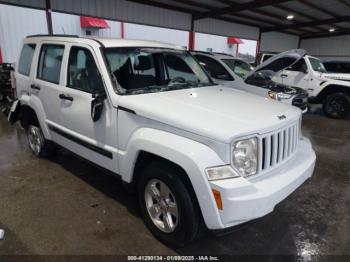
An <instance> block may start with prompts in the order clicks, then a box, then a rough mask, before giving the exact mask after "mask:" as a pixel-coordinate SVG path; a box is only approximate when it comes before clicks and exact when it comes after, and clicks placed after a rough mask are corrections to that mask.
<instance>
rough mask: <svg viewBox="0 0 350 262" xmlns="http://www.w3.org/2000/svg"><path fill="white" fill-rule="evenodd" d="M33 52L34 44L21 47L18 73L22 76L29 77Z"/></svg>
mask: <svg viewBox="0 0 350 262" xmlns="http://www.w3.org/2000/svg"><path fill="white" fill-rule="evenodd" d="M34 51H35V45H34V44H25V45H23V48H22V52H21V56H20V58H19V64H18V72H19V73H21V74H22V75H26V76H29V73H30V67H31V65H32V60H33V55H34Z"/></svg>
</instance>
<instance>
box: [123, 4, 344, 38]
mask: <svg viewBox="0 0 350 262" xmlns="http://www.w3.org/2000/svg"><path fill="white" fill-rule="evenodd" d="M129 1H131V2H137V3H142V4H146V5H151V6H156V7H161V8H165V9H169V10H174V11H179V12H185V13H189V14H192V15H193V17H194V20H195V21H196V20H200V19H206V18H215V19H219V20H224V21H227V22H233V23H239V24H245V25H249V26H255V27H259V28H260V29H261V30H262V31H263V32H270V31H277V32H285V33H289V34H295V35H299V36H301V37H302V38H315V37H324V36H332V35H342V34H350V2H349V1H348V0H323V1H314V0H250V1H247V0H177V1H174V0H162V1H159V0H156V1H154V0H152V1H144V0H129ZM288 15H293V16H294V19H292V20H287V16H288ZM330 28H334V29H335V31H334V32H329V29H330Z"/></svg>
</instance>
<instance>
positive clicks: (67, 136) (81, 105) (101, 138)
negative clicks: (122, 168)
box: [54, 46, 117, 172]
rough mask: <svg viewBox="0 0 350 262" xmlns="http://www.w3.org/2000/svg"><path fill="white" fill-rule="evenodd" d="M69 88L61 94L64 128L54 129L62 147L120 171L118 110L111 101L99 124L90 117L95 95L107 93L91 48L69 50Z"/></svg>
mask: <svg viewBox="0 0 350 262" xmlns="http://www.w3.org/2000/svg"><path fill="white" fill-rule="evenodd" d="M68 49H69V50H68V51H67V57H66V60H65V61H67V63H65V64H66V65H67V66H66V67H65V68H64V70H65V72H66V74H65V75H66V78H67V79H66V81H65V83H66V85H65V86H64V87H63V88H62V90H61V92H60V94H59V100H60V113H61V125H62V129H56V130H54V131H55V132H56V133H57V134H58V136H60V144H62V145H63V146H65V147H66V148H68V149H69V150H71V151H72V152H74V153H76V154H78V155H80V156H82V157H84V158H86V159H88V160H90V161H91V162H94V163H96V164H98V165H99V166H102V167H104V168H106V169H108V170H111V171H113V172H117V169H116V168H117V160H116V158H117V150H116V145H117V132H116V123H117V115H116V110H115V109H114V108H113V107H112V105H111V103H110V102H109V100H108V98H106V99H105V100H104V101H103V106H104V107H103V111H102V115H101V117H100V118H99V119H98V120H97V121H93V119H92V117H91V110H92V109H91V103H92V101H93V99H94V98H93V95H94V94H97V93H104V94H105V86H104V82H103V80H102V77H101V75H100V73H99V72H100V70H99V69H98V66H97V63H96V59H95V57H96V56H95V53H94V50H93V49H92V48H90V47H89V46H70V47H68Z"/></svg>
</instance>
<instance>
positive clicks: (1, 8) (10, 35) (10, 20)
mask: <svg viewBox="0 0 350 262" xmlns="http://www.w3.org/2000/svg"><path fill="white" fill-rule="evenodd" d="M29 18H30V19H29ZM33 34H47V24H46V15H45V12H44V11H41V10H36V9H30V8H22V7H15V6H9V5H0V48H1V50H2V56H3V61H4V62H14V61H16V58H17V53H18V51H19V49H20V48H21V43H22V40H23V38H24V37H26V36H27V35H33Z"/></svg>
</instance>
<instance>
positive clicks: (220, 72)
mask: <svg viewBox="0 0 350 262" xmlns="http://www.w3.org/2000/svg"><path fill="white" fill-rule="evenodd" d="M195 57H196V58H197V59H198V61H199V63H200V64H201V65H202V66H203V67H204V68H205V70H207V72H208V73H209V74H210V76H211V77H213V78H216V79H220V80H224V81H233V80H234V79H233V77H232V76H231V75H230V74H229V73H228V72H227V70H226V69H225V68H224V67H223V66H222V65H221V64H220V63H219V62H217V61H215V60H214V59H211V58H209V57H207V56H203V55H195Z"/></svg>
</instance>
